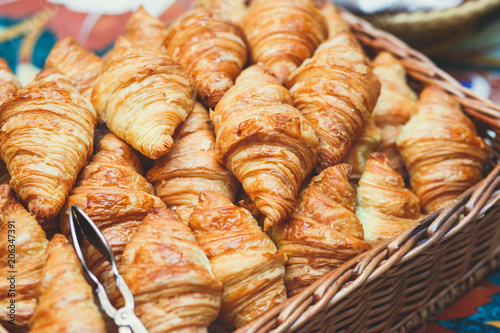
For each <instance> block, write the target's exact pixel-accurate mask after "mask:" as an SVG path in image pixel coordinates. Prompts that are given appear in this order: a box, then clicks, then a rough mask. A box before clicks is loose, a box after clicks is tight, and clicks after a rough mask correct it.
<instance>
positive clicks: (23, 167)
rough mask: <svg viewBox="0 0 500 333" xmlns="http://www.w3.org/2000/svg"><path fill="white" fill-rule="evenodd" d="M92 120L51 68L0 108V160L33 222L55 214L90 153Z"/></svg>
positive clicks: (86, 104)
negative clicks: (3, 163)
mask: <svg viewBox="0 0 500 333" xmlns="http://www.w3.org/2000/svg"><path fill="white" fill-rule="evenodd" d="M96 124H97V115H96V113H95V111H94V109H93V108H92V105H91V104H90V103H89V101H88V100H87V99H85V98H83V97H82V96H81V95H80V94H78V92H77V91H76V90H75V89H74V88H73V87H72V86H71V84H70V82H69V79H68V78H67V77H66V76H64V75H62V74H60V73H59V72H57V71H56V70H54V69H45V70H43V71H42V72H41V73H40V74H39V75H38V76H37V78H36V79H35V81H34V82H32V83H30V84H29V85H27V86H26V87H24V88H23V89H21V90H19V91H18V92H17V93H16V94H15V95H14V96H13V97H11V98H9V99H8V100H7V101H5V102H4V103H3V104H2V105H1V106H0V128H1V130H0V155H1V158H2V159H3V160H4V161H5V164H6V165H7V169H8V170H9V173H10V175H11V177H12V179H11V180H10V185H11V186H12V188H13V189H14V191H15V192H16V193H17V194H18V196H19V197H20V198H21V199H22V200H23V201H24V202H25V203H26V204H27V205H28V209H29V211H30V212H31V213H32V214H33V215H35V216H36V217H37V218H40V219H46V220H51V219H53V218H54V217H55V216H56V215H57V214H58V213H59V211H60V210H61V208H62V206H63V205H64V202H65V201H66V198H67V197H68V194H69V191H70V190H71V187H72V186H73V184H74V183H75V181H76V178H77V176H78V172H79V171H80V169H81V168H82V167H83V166H84V165H85V163H86V160H87V156H90V155H91V154H92V140H93V136H94V128H95V126H96Z"/></svg>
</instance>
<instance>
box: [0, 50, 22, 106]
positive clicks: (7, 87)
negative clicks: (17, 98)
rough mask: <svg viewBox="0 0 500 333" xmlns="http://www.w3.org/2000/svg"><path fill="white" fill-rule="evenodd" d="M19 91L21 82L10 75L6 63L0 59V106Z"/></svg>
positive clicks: (10, 72) (12, 74)
mask: <svg viewBox="0 0 500 333" xmlns="http://www.w3.org/2000/svg"><path fill="white" fill-rule="evenodd" d="M19 89H21V82H19V80H18V79H17V77H16V76H15V75H14V73H12V71H11V70H10V68H9V65H7V61H5V60H4V59H2V58H0V104H2V103H3V102H5V100H6V99H7V98H9V97H10V96H11V95H12V94H13V93H15V92H16V91H18V90H19Z"/></svg>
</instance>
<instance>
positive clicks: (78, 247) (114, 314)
mask: <svg viewBox="0 0 500 333" xmlns="http://www.w3.org/2000/svg"><path fill="white" fill-rule="evenodd" d="M69 225H70V229H71V238H72V241H73V246H74V248H75V251H76V255H77V256H78V259H80V262H81V263H82V267H83V271H84V272H85V275H86V277H87V280H88V281H89V283H90V284H91V285H93V287H94V290H95V292H96V294H97V297H98V298H99V302H100V303H101V307H102V309H103V310H104V312H105V313H106V314H107V315H108V316H109V317H110V318H111V319H113V320H114V322H115V323H116V325H117V326H118V332H119V333H131V332H134V333H148V331H147V330H146V328H145V327H144V325H143V324H142V322H141V321H140V319H139V318H137V316H136V315H135V312H134V297H133V295H132V293H131V292H130V289H129V288H128V287H127V284H126V283H125V281H124V280H123V278H122V277H121V275H120V273H118V267H117V266H116V262H115V258H114V256H113V253H112V252H111V249H110V248H109V245H108V242H107V241H106V239H105V238H104V236H103V234H102V233H101V231H100V230H99V228H97V226H96V225H95V223H94V222H93V221H92V220H91V219H90V218H89V217H88V216H87V214H85V212H84V211H83V210H81V209H80V208H79V207H78V206H76V205H74V206H72V207H70V208H69ZM83 235H85V238H87V240H88V241H89V243H90V244H92V246H94V247H95V248H96V250H97V251H99V252H100V253H101V254H102V255H103V256H104V258H105V259H106V260H107V261H108V262H109V263H110V264H111V271H112V272H113V274H114V276H115V281H116V287H117V288H118V290H119V291H120V293H121V294H122V296H123V300H124V301H125V306H124V307H122V308H120V309H116V308H115V307H114V306H113V305H112V304H111V302H110V301H109V298H108V295H107V294H106V291H105V290H104V287H103V285H102V284H101V283H100V282H99V280H98V279H97V277H96V276H95V275H94V274H92V272H91V271H90V270H89V268H88V267H87V263H86V260H87V248H86V245H85V240H84V238H83Z"/></svg>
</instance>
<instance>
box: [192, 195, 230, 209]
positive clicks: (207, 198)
mask: <svg viewBox="0 0 500 333" xmlns="http://www.w3.org/2000/svg"><path fill="white" fill-rule="evenodd" d="M198 200H199V202H200V205H202V206H203V208H218V207H224V206H232V202H231V201H230V200H229V199H228V198H226V197H225V196H224V195H222V194H221V193H219V192H216V191H203V192H201V193H200V196H199V197H198Z"/></svg>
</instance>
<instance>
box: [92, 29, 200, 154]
mask: <svg viewBox="0 0 500 333" xmlns="http://www.w3.org/2000/svg"><path fill="white" fill-rule="evenodd" d="M120 40H121V41H124V40H125V39H124V38H121V39H119V41H118V42H120ZM125 41H126V40H125ZM124 43H125V42H124ZM129 43H130V42H129ZM191 94H192V88H191V82H190V80H189V76H188V75H187V73H186V71H185V70H184V69H183V68H182V67H181V66H180V65H179V64H177V63H175V62H174V61H173V60H171V59H170V58H169V57H168V56H167V55H165V54H163V53H161V52H160V50H156V49H155V48H151V47H146V46H131V47H128V48H126V49H122V48H118V50H113V51H112V55H110V59H109V60H108V62H107V63H106V66H105V67H104V69H103V72H102V74H101V77H100V78H99V81H98V82H97V84H96V85H95V86H94V89H93V90H92V97H91V101H92V104H93V105H94V107H95V109H96V111H97V113H98V114H99V116H100V117H101V119H102V120H103V121H104V122H105V123H106V124H107V125H108V127H109V129H110V130H111V131H112V132H113V133H115V134H116V135H117V136H119V137H120V138H122V139H123V140H125V141H126V142H127V143H128V144H130V145H131V146H132V147H134V148H135V149H137V150H138V151H140V152H141V153H142V154H144V155H146V156H147V157H149V158H153V159H156V158H158V157H160V156H162V155H165V154H166V153H168V151H169V150H170V148H172V145H173V140H172V137H171V136H172V135H173V134H174V131H175V129H176V127H177V126H178V125H179V124H180V123H181V122H183V121H184V120H185V119H186V117H187V116H188V114H189V112H191V109H192V108H193V100H192V99H191V97H192V96H191Z"/></svg>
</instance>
